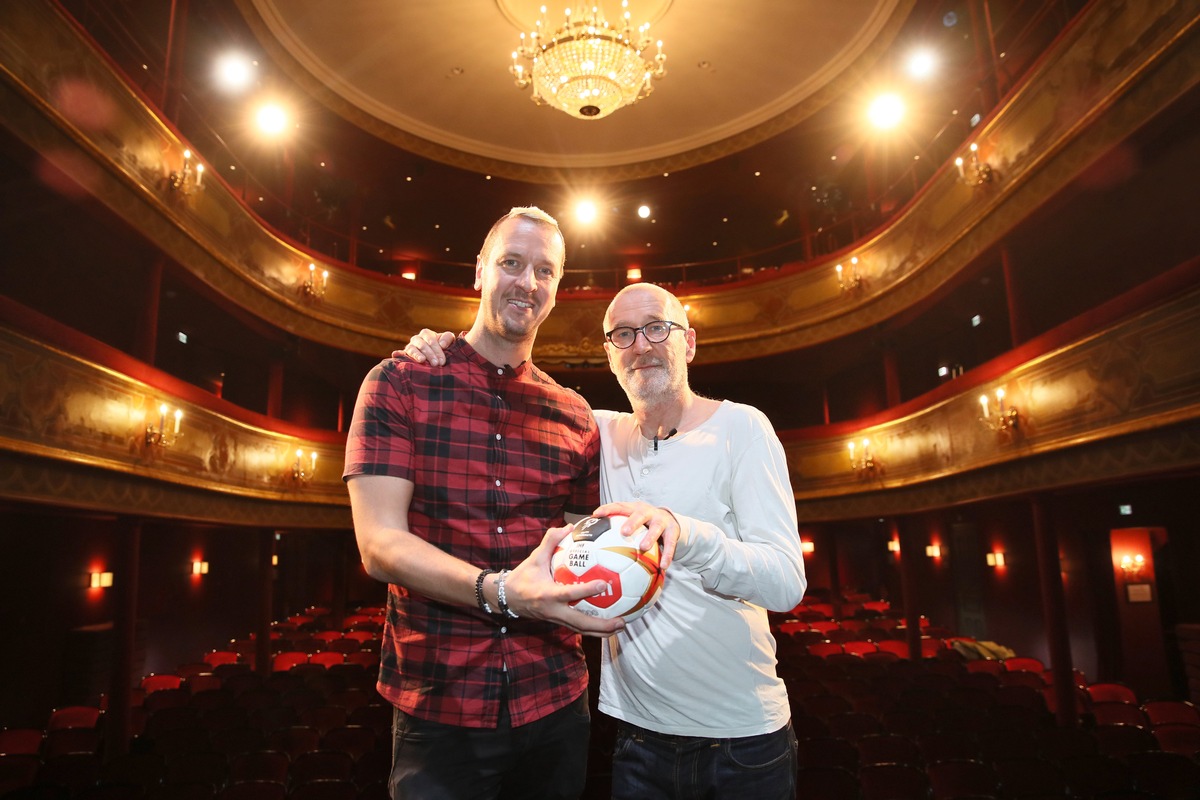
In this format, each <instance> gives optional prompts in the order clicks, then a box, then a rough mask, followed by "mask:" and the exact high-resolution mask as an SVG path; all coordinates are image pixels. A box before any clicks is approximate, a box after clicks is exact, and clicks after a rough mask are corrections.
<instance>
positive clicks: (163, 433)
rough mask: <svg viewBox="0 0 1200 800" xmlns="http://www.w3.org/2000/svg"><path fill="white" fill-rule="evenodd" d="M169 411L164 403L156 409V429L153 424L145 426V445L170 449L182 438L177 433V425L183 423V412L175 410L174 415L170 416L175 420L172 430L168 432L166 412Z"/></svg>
mask: <svg viewBox="0 0 1200 800" xmlns="http://www.w3.org/2000/svg"><path fill="white" fill-rule="evenodd" d="M169 410H170V409H168V408H167V404H166V403H163V404H162V405H160V406H159V407H158V426H157V427H156V426H155V425H154V423H153V422H151V423H150V424H148V425H147V426H146V444H149V445H157V446H158V447H172V446H174V444H175V441H176V440H177V439H179V438H180V437H181V436H183V434H181V433H180V432H179V424H180V423H181V422H182V421H183V412H182V411H181V410H179V409H178V408H177V409H175V413H173V414H170V416H171V417H173V418H174V419H175V426H174V429H173V430H170V431H168V430H167V416H168V413H167V412H168V411H169Z"/></svg>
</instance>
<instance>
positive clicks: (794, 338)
mask: <svg viewBox="0 0 1200 800" xmlns="http://www.w3.org/2000/svg"><path fill="white" fill-rule="evenodd" d="M1196 19H1197V12H1196V9H1195V7H1194V4H1189V3H1184V2H1172V1H1171V0H1146V2H1136V3H1135V2H1115V3H1095V4H1092V5H1091V6H1089V7H1088V8H1087V9H1086V10H1085V11H1084V12H1083V13H1082V14H1081V15H1080V17H1079V18H1078V20H1077V21H1076V24H1073V25H1072V26H1071V27H1070V28H1068V29H1067V30H1066V31H1065V32H1064V34H1063V36H1062V37H1061V40H1060V41H1059V42H1058V44H1057V45H1056V46H1055V47H1054V48H1053V49H1052V50H1051V51H1049V52H1048V53H1047V54H1046V57H1045V58H1044V59H1043V60H1042V61H1041V62H1040V64H1039V65H1038V67H1037V68H1035V69H1034V71H1033V72H1032V74H1031V75H1030V76H1029V78H1028V79H1027V80H1026V81H1025V82H1024V83H1023V84H1022V86H1021V88H1019V89H1018V90H1017V91H1016V92H1015V93H1014V95H1013V96H1012V97H1011V98H1010V99H1009V101H1008V102H1007V103H1006V105H1005V106H1004V107H1003V108H1001V109H999V110H998V111H997V112H996V113H995V114H994V115H993V117H992V118H990V119H988V120H986V121H985V122H984V123H983V124H982V125H981V126H980V129H979V130H978V131H976V133H975V135H974V136H973V143H974V144H976V145H977V146H978V151H977V153H978V156H977V157H978V158H979V159H980V160H981V162H984V163H986V164H987V165H988V167H989V170H990V180H988V181H986V182H984V183H982V184H981V185H979V186H974V187H972V186H968V185H965V184H964V183H963V182H961V181H960V179H959V175H958V172H957V170H956V169H955V168H954V166H953V165H952V164H951V165H948V166H947V168H945V169H943V170H942V172H941V173H939V175H938V176H936V177H935V178H934V180H933V181H932V182H931V183H930V185H929V186H928V187H927V189H926V190H925V191H924V192H923V194H922V195H921V196H920V197H918V199H917V200H916V201H915V202H914V203H913V204H912V205H911V206H910V208H909V209H908V210H907V211H906V213H905V214H904V215H903V216H901V217H900V218H898V219H896V220H894V221H893V222H892V223H891V224H890V225H889V227H887V228H886V229H885V230H883V231H882V232H880V233H879V234H878V235H877V236H876V237H875V238H873V239H871V240H869V241H865V242H862V243H860V245H859V246H858V247H857V248H855V252H853V253H844V254H842V255H841V256H840V257H839V259H838V260H842V261H844V260H845V259H848V258H850V257H851V256H853V257H857V258H859V259H860V261H861V262H862V263H866V264H869V265H870V270H871V275H870V282H869V284H867V283H864V284H862V287H861V288H860V290H858V291H855V292H853V293H850V294H849V295H847V294H846V293H845V292H844V291H843V290H842V289H841V288H840V287H839V283H838V280H837V276H836V274H835V271H834V269H833V267H834V264H835V261H830V262H828V263H825V262H812V263H810V264H806V265H803V266H802V267H799V266H798V267H796V268H795V269H789V268H787V267H786V266H785V268H783V269H781V271H780V273H779V277H777V278H776V279H774V280H771V281H764V282H760V283H754V284H741V285H738V284H734V285H728V286H721V287H718V288H714V289H705V290H703V291H696V292H694V293H690V294H686V295H685V296H684V297H682V298H681V299H683V301H684V302H687V303H690V304H691V305H692V307H693V308H696V309H700V310H701V312H700V313H701V314H702V315H703V320H702V321H703V329H702V330H703V336H704V342H705V346H704V347H703V348H701V349H700V350H699V351H698V354H697V359H698V360H699V361H700V362H701V363H719V362H722V361H729V360H736V359H741V358H746V357H750V356H760V355H769V354H772V353H778V352H784V351H787V350H790V349H794V348H800V347H808V346H812V345H815V344H819V343H821V342H823V341H828V340H830V339H833V338H836V337H840V336H844V335H847V334H849V333H853V332H855V331H859V330H862V329H865V328H869V327H871V326H873V325H875V324H877V323H879V322H881V321H883V320H885V319H887V318H889V317H891V316H894V315H895V314H896V313H898V312H899V311H901V310H903V309H906V308H909V307H911V306H913V305H914V304H916V303H918V302H920V301H921V300H923V299H925V298H928V297H929V296H930V295H931V294H932V293H933V292H935V291H936V290H937V288H938V287H939V286H941V285H943V284H944V283H945V282H946V281H947V280H948V279H950V278H951V277H953V276H954V275H955V273H957V272H958V271H959V270H961V269H963V267H964V266H965V265H967V264H968V262H970V260H971V259H972V258H974V256H975V255H976V254H978V253H979V252H980V251H981V250H983V249H985V248H987V247H989V246H991V245H993V244H995V243H996V242H998V241H999V240H1000V237H1001V236H1002V235H1003V233H1004V232H1005V231H1007V230H1009V229H1010V228H1011V227H1012V226H1013V225H1014V224H1015V223H1016V222H1017V221H1019V220H1020V219H1023V218H1024V217H1025V216H1027V215H1028V214H1029V213H1030V212H1031V211H1032V209H1033V208H1035V207H1036V206H1037V205H1038V204H1040V203H1041V202H1042V201H1043V200H1044V198H1045V197H1047V196H1051V195H1052V194H1053V193H1054V192H1056V191H1057V190H1059V189H1061V188H1063V187H1064V186H1066V185H1067V184H1068V183H1069V182H1070V181H1071V180H1073V179H1074V178H1075V177H1076V176H1077V175H1079V174H1080V172H1081V171H1082V170H1083V169H1084V168H1085V167H1086V166H1087V165H1088V164H1089V163H1090V162H1091V161H1092V160H1093V159H1094V158H1096V157H1097V156H1098V155H1100V154H1102V153H1104V152H1106V151H1107V150H1108V149H1109V148H1111V147H1112V146H1113V145H1114V144H1115V143H1117V142H1119V141H1121V140H1122V139H1123V138H1125V137H1127V136H1128V135H1129V134H1130V133H1131V132H1132V131H1134V130H1135V129H1136V128H1137V127H1138V126H1139V125H1140V124H1142V123H1144V122H1145V121H1146V120H1148V119H1150V118H1152V117H1153V116H1154V115H1155V114H1156V113H1157V112H1158V111H1159V110H1161V109H1163V108H1165V107H1166V106H1167V105H1169V104H1170V102H1171V101H1172V100H1174V99H1175V98H1177V97H1178V96H1179V95H1181V94H1182V93H1183V92H1185V91H1187V90H1188V89H1189V88H1190V87H1192V86H1194V85H1195V84H1196V82H1197V81H1198V80H1200V63H1197V62H1198V60H1200V59H1198V57H1197V55H1196V53H1197V51H1198V50H1200V48H1198V47H1197V46H1196V43H1195V40H1196V38H1197V35H1200V34H1197V30H1196V29H1197V27H1198V26H1197V25H1196V24H1195V23H1196ZM47 64H52V65H54V66H53V68H50V69H47V68H46V65H47ZM0 68H2V70H3V72H2V73H0V74H2V75H3V78H4V80H3V81H0V118H2V119H3V124H4V125H6V126H7V127H8V128H9V129H10V130H12V131H13V132H14V133H15V134H16V135H17V136H19V137H21V138H22V139H24V140H25V141H26V142H28V143H29V144H30V145H31V146H32V147H33V148H34V149H36V150H37V151H39V152H40V153H41V154H42V155H43V156H44V157H46V158H47V159H49V160H51V161H52V162H54V163H56V164H58V165H60V166H61V167H62V168H63V169H64V171H65V172H67V174H69V175H72V176H73V177H74V179H75V180H78V181H80V182H82V183H84V184H85V185H86V187H87V189H88V190H89V191H91V192H93V193H94V194H95V195H96V196H97V197H98V198H99V199H100V200H101V201H102V202H104V203H106V204H107V205H108V206H109V207H110V208H112V209H113V210H114V211H116V213H118V214H119V215H121V216H122V217H123V218H124V219H125V220H126V221H128V222H129V223H130V224H131V225H132V226H133V227H134V228H136V229H137V230H139V231H140V232H141V233H142V234H143V235H145V236H146V237H147V238H148V239H150V240H151V241H153V242H155V243H156V244H157V245H158V246H160V247H161V248H162V249H163V250H164V251H165V252H166V253H168V254H169V255H170V256H171V257H172V258H174V259H175V260H177V261H178V262H179V263H180V264H182V265H183V266H184V267H185V268H186V269H188V270H190V271H191V272H192V273H193V274H195V275H196V276H198V277H199V278H200V279H202V280H203V281H204V282H205V283H207V284H208V285H210V286H212V287H213V288H214V289H216V290H217V291H218V292H220V293H221V294H223V295H224V296H225V297H227V298H228V299H229V300H230V301H232V302H233V303H236V304H237V305H239V306H241V307H242V308H244V309H246V310H248V311H250V312H251V313H253V314H256V315H258V316H260V317H262V318H263V319H265V320H267V321H268V322H269V323H270V324H272V325H274V326H276V327H279V328H282V329H286V330H289V331H292V332H294V333H295V334H296V335H298V336H301V337H305V338H309V339H312V340H315V341H322V342H326V343H328V344H329V345H331V346H333V347H337V348H341V349H346V350H352V351H356V352H362V353H370V354H380V353H386V352H389V351H390V350H391V349H392V347H393V346H394V345H395V337H396V336H397V335H400V334H402V333H405V332H410V331H414V330H417V329H419V328H421V327H432V328H434V329H438V330H463V329H465V328H467V327H469V325H470V322H471V320H472V319H473V316H474V309H475V299H474V297H473V296H472V295H470V294H464V295H456V294H451V293H448V292H444V291H443V292H436V291H428V290H425V289H423V288H421V287H420V285H419V284H417V285H414V284H413V283H411V282H408V281H402V280H393V279H387V278H380V277H378V276H372V275H369V274H365V273H362V272H361V271H358V270H348V269H344V268H342V267H340V266H339V265H338V264H333V263H330V264H321V263H317V264H315V265H314V270H320V271H321V272H322V273H323V272H324V271H326V270H327V271H328V272H329V278H328V281H327V283H325V284H323V285H324V288H326V289H327V292H326V293H325V294H324V296H322V297H321V300H320V302H312V293H311V292H309V291H307V290H306V289H305V288H304V286H305V282H306V281H307V280H308V279H309V278H310V277H311V275H312V274H313V273H312V272H310V270H309V268H308V265H309V264H310V263H311V262H312V259H311V257H310V256H309V255H307V254H305V253H302V252H299V251H298V250H296V249H295V248H292V247H290V246H289V245H288V244H287V243H286V242H284V241H282V240H280V239H279V238H277V237H276V236H274V235H273V234H272V233H271V232H270V231H269V230H265V229H264V228H262V227H261V225H259V224H258V223H257V221H256V220H255V219H254V218H253V216H252V215H250V214H249V213H248V212H247V210H246V208H245V207H244V206H243V205H242V203H241V201H240V200H238V199H237V198H236V197H234V196H232V195H231V194H230V192H229V190H228V188H227V187H226V186H225V185H224V184H222V183H221V182H220V181H218V180H214V179H212V178H205V179H204V189H203V191H196V192H193V193H192V194H191V195H190V196H184V195H181V194H180V193H179V192H177V191H176V190H174V189H172V188H171V183H172V180H171V176H172V175H173V174H175V175H179V174H180V171H181V170H186V163H187V161H189V160H188V159H185V157H184V155H183V154H184V152H185V151H187V150H188V144H187V143H185V142H182V141H180V140H179V139H178V137H176V136H175V134H174V133H173V132H172V131H171V130H169V129H168V128H167V127H166V126H165V125H163V124H162V123H161V122H160V121H159V119H158V118H157V117H156V116H155V114H154V112H153V111H152V110H151V109H150V108H148V107H146V106H145V105H144V104H143V103H141V102H140V101H139V100H138V98H137V97H136V96H135V95H134V94H133V93H132V92H130V91H129V89H128V88H127V87H126V86H125V85H124V84H123V83H122V81H121V78H120V76H118V75H116V74H114V73H113V72H112V71H111V70H110V68H109V67H108V65H107V62H106V61H105V60H104V59H102V58H101V57H99V56H98V55H97V54H96V53H95V52H94V51H92V50H91V49H90V47H89V46H88V45H87V43H86V42H85V41H84V40H82V39H81V38H79V36H78V35H77V34H76V32H75V30H74V28H73V27H72V26H70V25H68V24H67V23H66V21H65V20H64V19H63V18H61V17H60V16H59V14H58V12H57V11H56V10H55V9H54V7H53V6H52V5H51V4H42V3H23V2H22V3H3V4H0ZM78 93H88V94H90V95H93V96H94V97H95V98H98V99H99V100H100V101H101V102H98V103H90V104H88V107H89V108H98V109H101V110H102V113H96V112H93V113H91V114H89V115H86V116H82V117H81V116H79V115H76V114H73V110H74V109H75V108H77V107H78V104H74V103H72V102H71V98H72V97H74V96H77V95H78ZM192 160H195V161H196V163H201V162H202V161H203V154H202V153H201V154H193V159H192ZM843 285H844V279H843ZM605 305H606V300H605V299H603V298H601V299H584V298H576V297H563V298H560V301H559V303H558V307H557V309H556V311H555V313H554V314H552V315H551V316H550V318H549V319H548V320H547V322H546V323H545V325H543V327H542V329H541V333H540V335H539V338H538V345H537V349H536V351H535V357H536V358H537V359H538V361H539V362H540V363H542V364H543V365H546V366H553V365H555V364H581V363H590V364H600V363H603V351H602V347H601V336H600V330H599V320H600V319H601V317H602V315H603V311H604V308H605Z"/></svg>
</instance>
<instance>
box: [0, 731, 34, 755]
mask: <svg viewBox="0 0 1200 800" xmlns="http://www.w3.org/2000/svg"><path fill="white" fill-rule="evenodd" d="M43 736H44V734H43V733H42V731H41V729H39V728H5V729H3V730H0V753H27V754H33V755H37V754H38V753H39V752H40V751H41V749H42V737H43Z"/></svg>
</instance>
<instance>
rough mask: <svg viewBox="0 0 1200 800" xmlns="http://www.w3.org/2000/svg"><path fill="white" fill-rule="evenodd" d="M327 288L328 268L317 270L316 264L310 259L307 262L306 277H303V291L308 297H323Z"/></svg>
mask: <svg viewBox="0 0 1200 800" xmlns="http://www.w3.org/2000/svg"><path fill="white" fill-rule="evenodd" d="M327 288H329V270H327V269H323V270H319V271H318V270H317V265H316V264H314V263H312V262H311V261H310V262H309V264H308V277H307V278H305V279H304V293H305V294H307V295H308V296H309V297H324V296H325V290H326V289H327Z"/></svg>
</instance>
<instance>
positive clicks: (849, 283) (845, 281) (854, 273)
mask: <svg viewBox="0 0 1200 800" xmlns="http://www.w3.org/2000/svg"><path fill="white" fill-rule="evenodd" d="M834 270H835V271H836V272H837V282H838V288H839V289H841V290H842V291H843V292H853V291H855V290H856V289H859V288H860V287H861V286H862V276H861V275H859V274H858V256H853V257H851V259H850V268H849V269H844V268H843V267H842V265H841V264H838V265H837V266H836V267H834Z"/></svg>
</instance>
